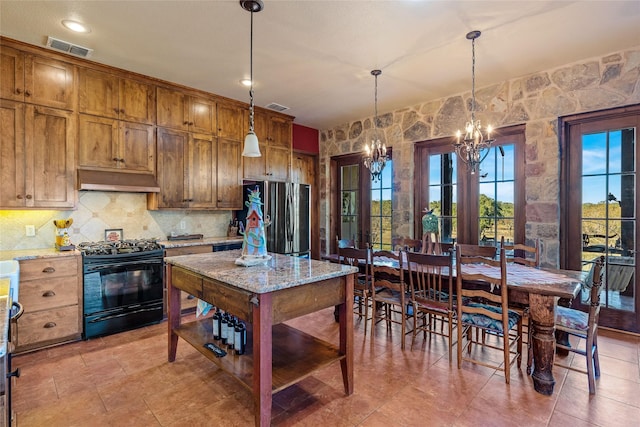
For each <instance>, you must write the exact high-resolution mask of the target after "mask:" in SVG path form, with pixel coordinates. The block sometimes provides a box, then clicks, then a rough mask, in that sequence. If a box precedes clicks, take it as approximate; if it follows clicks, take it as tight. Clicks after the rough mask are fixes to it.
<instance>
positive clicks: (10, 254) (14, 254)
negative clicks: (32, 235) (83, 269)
mask: <svg viewBox="0 0 640 427" xmlns="http://www.w3.org/2000/svg"><path fill="white" fill-rule="evenodd" d="M80 255H82V253H81V252H80V251H78V250H73V251H59V250H57V249H56V248H46V249H20V250H12V251H0V260H2V261H4V260H9V259H15V260H17V261H20V260H25V259H36V258H52V257H65V256H80Z"/></svg>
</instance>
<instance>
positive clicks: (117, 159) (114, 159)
mask: <svg viewBox="0 0 640 427" xmlns="http://www.w3.org/2000/svg"><path fill="white" fill-rule="evenodd" d="M111 160H113V161H114V162H119V161H120V159H119V158H117V157H114V158H113V159H111Z"/></svg>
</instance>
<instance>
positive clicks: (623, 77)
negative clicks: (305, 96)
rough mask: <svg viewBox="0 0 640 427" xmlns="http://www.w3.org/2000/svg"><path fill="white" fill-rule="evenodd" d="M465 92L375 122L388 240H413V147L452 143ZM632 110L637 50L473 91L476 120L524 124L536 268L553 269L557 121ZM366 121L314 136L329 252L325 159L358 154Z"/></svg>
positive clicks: (638, 85) (637, 98)
mask: <svg viewBox="0 0 640 427" xmlns="http://www.w3.org/2000/svg"><path fill="white" fill-rule="evenodd" d="M470 99H471V92H470V91H469V92H466V93H463V94H457V95H452V96H450V97H448V98H443V99H438V100H434V101H428V102H425V103H423V104H418V105H414V106H411V107H406V108H402V109H400V110H396V111H393V112H389V113H386V114H382V115H379V126H378V129H379V132H380V139H381V140H382V142H384V143H386V145H387V146H388V147H392V148H393V163H394V178H393V181H394V182H393V185H394V195H393V210H394V212H393V235H394V236H396V235H397V236H400V235H402V236H413V235H414V230H413V213H414V209H413V167H414V165H413V151H414V143H415V142H418V141H425V140H429V139H434V138H441V137H446V136H452V139H453V135H454V134H455V132H456V130H458V129H460V128H461V127H462V125H463V124H464V123H465V122H466V121H467V120H468V116H469V107H470ZM639 102H640V46H638V47H635V48H633V49H629V50H625V51H620V52H615V53H612V54H609V55H605V56H603V57H600V58H591V59H586V60H583V61H580V62H576V63H572V64H568V65H564V66H562V67H558V68H554V69H551V70H547V71H543V72H539V73H535V74H531V75H528V76H524V77H520V78H515V79H512V80H509V81H506V82H502V83H499V84H495V85H492V86H487V87H482V88H477V89H476V106H477V108H476V111H477V114H476V117H477V118H478V119H480V120H481V121H482V123H483V124H488V123H491V124H492V125H493V126H494V127H495V128H500V127H504V126H509V125H514V124H522V123H525V124H526V140H527V141H526V156H525V157H526V165H525V167H526V175H527V182H526V216H527V220H526V237H527V238H528V239H530V238H536V237H540V238H541V239H542V241H543V253H542V262H543V263H544V264H545V265H558V260H559V255H558V248H559V215H560V209H559V195H560V188H559V173H560V160H559V144H558V129H557V122H558V117H559V116H566V115H569V114H574V113H583V112H587V111H596V110H602V109H607V108H613V107H620V106H625V105H632V104H636V103H639ZM372 119H373V118H372V117H368V118H365V119H361V120H358V121H355V122H352V123H345V124H343V125H340V126H338V127H336V128H333V129H327V130H323V131H321V132H320V174H321V175H320V191H321V195H320V199H321V213H320V218H321V224H320V225H321V230H320V235H321V237H322V239H323V240H324V241H323V243H322V247H323V250H325V249H324V248H327V247H329V245H327V244H326V243H327V242H328V241H329V240H328V239H329V238H330V236H329V231H330V230H329V212H330V211H329V204H330V203H331V200H329V199H328V198H327V195H328V194H330V192H329V184H330V183H329V174H330V159H331V157H332V156H337V155H342V154H348V153H354V152H362V151H363V147H364V144H365V143H366V142H368V141H369V140H371V138H372V136H373V126H372V124H373V123H372Z"/></svg>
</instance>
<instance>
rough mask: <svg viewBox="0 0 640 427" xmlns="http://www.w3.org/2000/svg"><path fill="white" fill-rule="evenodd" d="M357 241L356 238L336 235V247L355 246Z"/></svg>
mask: <svg viewBox="0 0 640 427" xmlns="http://www.w3.org/2000/svg"><path fill="white" fill-rule="evenodd" d="M355 247H356V241H355V240H354V239H341V238H340V237H338V236H337V235H336V248H355Z"/></svg>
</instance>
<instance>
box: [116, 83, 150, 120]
mask: <svg viewBox="0 0 640 427" xmlns="http://www.w3.org/2000/svg"><path fill="white" fill-rule="evenodd" d="M120 119H121V120H127V121H130V122H137V123H147V124H155V121H156V92H155V86H153V85H151V84H148V83H144V82H141V81H138V80H131V79H124V78H121V79H120Z"/></svg>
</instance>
